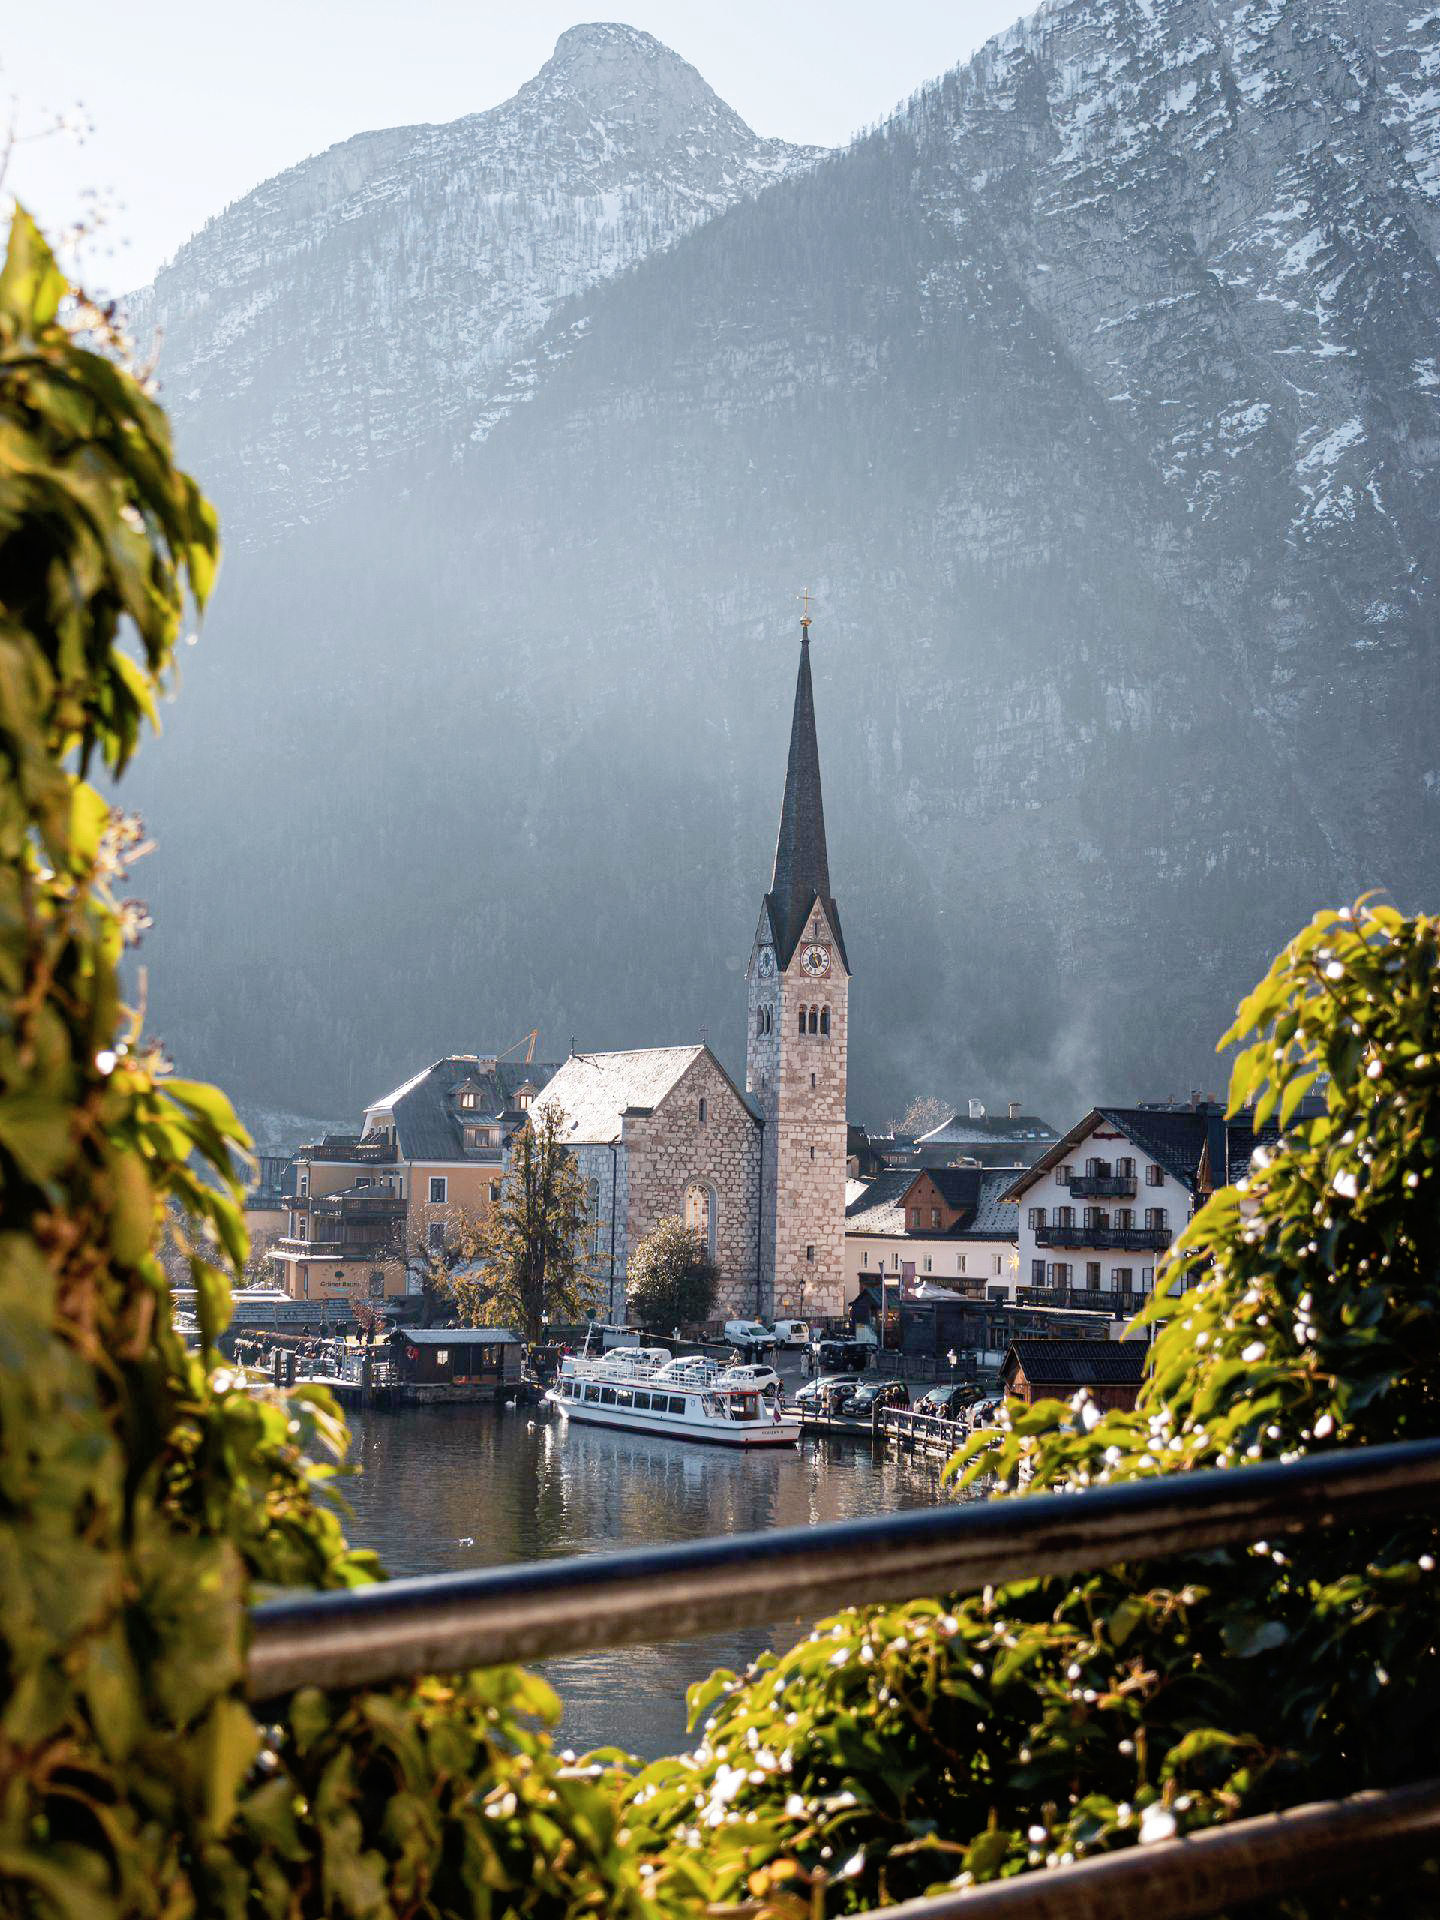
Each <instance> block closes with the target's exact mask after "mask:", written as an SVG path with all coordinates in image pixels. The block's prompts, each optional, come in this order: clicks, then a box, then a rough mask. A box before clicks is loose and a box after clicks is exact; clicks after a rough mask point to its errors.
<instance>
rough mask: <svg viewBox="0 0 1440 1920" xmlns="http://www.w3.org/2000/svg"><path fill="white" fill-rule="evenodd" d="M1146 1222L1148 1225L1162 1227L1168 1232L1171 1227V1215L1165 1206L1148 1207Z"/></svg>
mask: <svg viewBox="0 0 1440 1920" xmlns="http://www.w3.org/2000/svg"><path fill="white" fill-rule="evenodd" d="M1145 1224H1146V1226H1147V1227H1161V1228H1163V1229H1164V1230H1165V1231H1166V1232H1168V1231H1169V1229H1170V1215H1169V1214H1168V1213H1167V1211H1166V1210H1165V1208H1164V1207H1146V1209H1145Z"/></svg>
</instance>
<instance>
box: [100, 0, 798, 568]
mask: <svg viewBox="0 0 1440 1920" xmlns="http://www.w3.org/2000/svg"><path fill="white" fill-rule="evenodd" d="M819 152H820V150H819V149H805V148H799V147H792V146H787V145H786V144H785V143H784V142H783V141H781V140H763V139H760V138H758V137H757V136H756V135H755V134H753V133H752V132H751V131H750V129H749V128H748V127H747V126H746V125H745V123H744V122H743V121H742V120H741V119H740V117H739V115H738V114H736V113H734V112H732V110H731V109H730V108H729V107H727V106H726V105H725V103H724V101H722V100H720V99H718V98H717V97H716V95H715V94H714V93H713V92H712V91H711V89H710V88H709V87H708V86H707V85H706V84H705V82H704V81H703V80H702V79H701V77H700V75H699V74H698V73H697V72H696V71H695V69H694V68H693V67H691V66H689V65H687V63H686V62H685V61H683V60H681V59H680V58H679V57H678V55H676V54H674V53H672V52H671V51H670V50H669V48H668V47H664V46H662V45H661V44H660V42H659V41H658V40H656V39H654V38H653V37H652V36H651V35H650V34H648V33H641V32H638V31H636V29H634V28H633V27H626V26H617V25H604V24H599V25H592V26H579V27H572V28H571V29H570V31H569V32H567V33H565V34H562V35H561V37H560V40H559V42H558V44H557V45H556V48H555V52H554V55H553V56H552V58H551V59H550V60H548V61H547V62H546V64H545V65H544V67H543V68H542V69H541V70H540V72H539V73H538V74H537V75H536V76H535V78H534V79H533V80H531V81H530V82H529V83H528V84H527V85H526V86H524V87H522V88H521V89H520V91H519V92H518V93H517V94H516V95H515V97H514V99H512V100H508V101H506V102H505V104H504V105H503V106H499V107H495V108H493V109H492V110H491V111H489V112H487V113H477V114H471V115H467V116H466V117H465V118H463V119H460V120H455V121H452V122H450V123H449V124H448V125H446V126H421V127H399V128H394V129H392V130H390V131H387V132H381V133H366V134H360V135H358V136H357V137H356V138H355V139H353V140H347V141H345V142H344V143H343V144H342V145H340V146H337V147H333V148H331V149H330V151H329V152H327V153H322V154H320V155H318V156H317V157H316V158H314V159H310V160H306V161H304V162H303V163H302V164H301V165H299V166H295V167H292V168H290V169H289V171H288V172H286V173H282V174H280V175H279V176H278V177H277V178H275V179H273V180H269V181H267V182H266V183H265V184H264V185H263V186H261V187H257V188H256V190H255V191H254V192H253V193H251V194H249V195H248V196H247V197H246V198H245V199H244V200H241V201H239V202H238V203H237V204H236V205H234V206H231V207H228V208H227V209H226V210H225V212H224V213H223V214H221V215H220V216H218V217H217V218H216V219H214V220H212V221H211V222H209V224H208V225H207V226H206V227H205V229H204V231H203V232H202V233H200V234H199V235H198V236H197V237H196V238H195V239H193V240H191V241H190V242H189V243H188V244H187V245H186V246H184V247H183V248H182V249H181V250H180V252H179V254H178V255H177V257H176V259H175V260H174V262H173V263H172V264H171V265H169V266H167V267H166V268H164V269H163V270H162V272H161V273H160V274H159V276H158V277H157V279H156V282H155V285H154V286H153V287H152V288H148V289H146V290H144V291H143V292H142V293H140V294H137V295H134V296H132V298H131V299H130V301H129V302H127V307H128V310H129V317H130V321H131V325H132V329H133V331H134V333H135V334H136V336H137V339H138V341H139V343H140V345H141V347H142V349H144V348H145V347H146V345H147V343H148V341H149V340H150V339H152V338H153V337H154V336H155V335H156V334H158V335H159V338H160V341H161V343H162V344H161V353H160V366H161V370H162V379H163V389H164V396H165V400H166V403H167V405H168V406H169V407H170V408H171V410H172V412H173V414H174V416H175V418H176V421H177V423H178V426H179V431H180V434H181V438H182V443H183V446H184V450H185V453H186V456H187V458H189V459H190V460H192V461H193V462H195V463H196V465H197V466H199V467H200V468H201V469H202V470H203V471H204V472H205V474H206V476H207V480H208V483H209V485H210V487H211V490H212V491H213V493H214V495H215V497H216V498H217V500H218V501H219V503H220V505H221V506H222V508H226V509H228V511H229V515H230V521H231V529H230V530H231V539H232V541H233V540H236V539H238V540H240V541H244V542H247V543H248V542H249V541H252V540H254V539H256V538H257V537H259V536H261V535H262V534H263V533H265V532H267V531H272V530H274V529H275V528H276V527H283V526H287V525H294V524H297V523H301V522H303V521H305V520H307V519H310V518H313V516H314V515H315V514H316V513H317V512H318V511H319V510H321V509H322V507H323V506H324V504H325V503H326V502H327V501H330V500H334V499H336V498H337V497H339V496H340V495H342V494H343V492H344V490H345V488H346V487H347V486H348V485H349V484H350V483H351V482H353V480H354V479H355V477H356V476H357V475H359V474H362V473H365V472H369V471H373V470H374V469H376V468H377V467H382V466H385V465H387V464H388V463H390V462H392V461H395V460H397V459H399V460H402V461H403V460H404V459H406V458H407V457H408V456H411V455H413V453H414V450H415V448H416V446H417V445H418V444H426V445H427V448H428V449H429V450H430V451H431V453H432V454H433V453H434V446H433V445H432V444H431V443H439V444H440V445H443V446H445V447H447V448H448V449H451V450H453V449H454V448H456V447H458V446H459V445H461V444H463V443H464V442H465V441H466V440H468V439H483V438H484V437H485V435H486V433H487V432H489V430H490V429H491V427H493V425H494V424H495V422H496V421H497V420H499V419H501V418H503V417H504V415H505V414H506V413H507V412H508V411H509V410H510V409H511V408H513V407H514V406H516V405H518V404H521V403H523V402H524V401H525V400H526V399H527V398H528V397H529V395H530V392H531V391H532V389H533V387H534V385H535V382H536V380H537V378H538V377H539V368H540V366H541V362H542V360H543V358H544V357H545V356H552V357H553V356H554V355H555V354H556V353H557V352H558V353H563V352H564V351H565V342H564V341H563V340H562V341H561V342H559V343H558V344H557V343H556V342H550V343H549V344H547V346H546V347H545V349H544V354H543V355H537V343H538V340H539V337H540V335H541V334H542V332H543V330H544V328H545V326H546V323H547V321H548V320H549V318H550V316H551V314H552V313H553V312H554V310H555V307H556V305H557V303H558V302H560V301H561V300H564V299H566V298H567V297H569V296H571V295H574V294H579V293H583V292H585V291H586V290H587V289H588V288H590V287H593V286H595V285H597V284H598V283H599V282H601V281H604V280H607V279H610V278H612V277H613V276H614V275H615V274H617V273H619V272H621V271H622V270H623V269H624V268H625V267H628V266H630V265H632V264H633V263H634V262H635V261H637V260H640V259H643V258H644V256H645V255H646V254H647V253H650V252H653V251H654V250H655V249H656V248H659V247H667V246H670V245H671V244H672V243H673V242H674V241H675V240H676V239H678V238H679V237H680V236H681V235H682V234H684V233H687V232H689V231H690V229H691V228H693V227H694V226H696V225H697V224H698V223H699V222H701V221H702V220H707V219H709V218H710V217H711V216H712V215H714V214H716V213H719V212H722V211H723V210H724V209H725V208H726V207H729V206H731V205H733V204H734V203H735V201H737V200H740V199H744V198H745V197H747V196H749V195H751V194H755V193H758V192H760V191H761V190H762V189H763V188H764V187H766V186H768V185H770V184H771V183H772V182H773V181H775V180H777V179H780V178H783V176H784V175H785V174H787V173H789V172H792V171H794V170H796V169H803V168H805V167H807V166H809V165H811V164H812V163H813V162H814V160H815V159H817V158H818V157H819Z"/></svg>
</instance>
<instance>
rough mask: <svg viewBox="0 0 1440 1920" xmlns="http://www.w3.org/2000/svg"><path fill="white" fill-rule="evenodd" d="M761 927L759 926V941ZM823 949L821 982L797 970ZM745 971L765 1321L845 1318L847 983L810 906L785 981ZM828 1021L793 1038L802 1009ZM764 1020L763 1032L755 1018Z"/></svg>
mask: <svg viewBox="0 0 1440 1920" xmlns="http://www.w3.org/2000/svg"><path fill="white" fill-rule="evenodd" d="M765 933H768V927H767V926H766V924H765V922H764V921H763V920H762V934H765ZM810 944H821V945H825V946H828V947H829V948H830V949H831V965H830V971H829V972H828V974H826V975H824V976H823V977H822V978H819V979H815V978H811V977H810V976H808V975H807V974H806V973H805V972H804V970H803V968H802V965H801V955H802V953H803V951H804V948H805V947H806V946H807V945H810ZM762 951H763V949H762V948H757V950H756V954H755V955H754V956H753V957H752V959H751V964H750V970H749V975H748V978H749V1017H750V1028H749V1038H748V1045H747V1056H746V1058H747V1084H748V1087H749V1090H750V1092H751V1093H752V1095H753V1096H754V1097H755V1098H756V1099H757V1100H758V1101H759V1103H760V1106H761V1108H762V1110H763V1112H764V1114H765V1133H764V1159H765V1165H764V1177H763V1181H762V1208H763V1220H764V1229H763V1236H762V1238H763V1247H764V1251H763V1255H762V1293H763V1297H764V1304H765V1311H766V1312H767V1314H781V1315H787V1314H797V1315H804V1316H806V1317H820V1316H826V1315H839V1314H842V1313H843V1312H844V1311H845V1088H846V1079H847V1073H848V1065H849V1001H850V981H849V977H848V975H847V974H846V972H845V967H844V963H843V961H842V960H841V958H840V953H839V949H838V946H837V945H836V943H835V938H834V932H833V930H832V928H831V927H830V925H829V922H828V920H827V919H826V917H825V915H824V913H823V911H822V910H821V909H820V908H819V906H818V904H817V906H816V908H815V910H814V912H813V914H812V916H811V920H810V924H809V926H808V927H807V929H806V934H805V938H804V940H803V941H802V942H801V945H800V946H799V947H798V948H797V949H796V951H795V954H794V956H793V957H792V959H791V962H790V965H789V967H788V968H787V969H786V970H785V972H784V973H783V974H771V975H769V976H768V977H766V976H765V975H764V974H763V973H762V971H761V966H760V954H761V952H762ZM811 1007H816V1008H820V1009H824V1010H825V1011H827V1012H828V1014H829V1026H830V1031H829V1033H828V1034H818V1033H817V1034H812V1033H810V1031H809V1022H808V1019H807V1021H806V1031H805V1032H804V1033H803V1034H802V1033H801V1031H800V1015H801V1010H802V1008H803V1009H805V1010H806V1011H807V1013H808V1009H809V1008H811ZM762 1008H765V1009H768V1010H769V1012H770V1015H771V1019H770V1024H769V1027H768V1029H766V1030H763V1031H762V1025H761V1021H760V1017H759V1016H760V1011H761V1009H762Z"/></svg>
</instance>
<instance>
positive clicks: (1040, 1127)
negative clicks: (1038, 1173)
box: [915, 1113, 1057, 1147]
mask: <svg viewBox="0 0 1440 1920" xmlns="http://www.w3.org/2000/svg"><path fill="white" fill-rule="evenodd" d="M1055 1138H1057V1135H1056V1132H1055V1129H1054V1127H1052V1126H1051V1124H1050V1122H1049V1121H1048V1120H1042V1119H1041V1118H1040V1116H1039V1114H1037V1113H1018V1114H1016V1116H1015V1118H1014V1119H1013V1120H1011V1119H1010V1118H1009V1117H1008V1116H1002V1115H1001V1114H998V1113H981V1114H968V1113H952V1114H951V1116H950V1118H949V1119H948V1120H942V1121H941V1123H940V1125H939V1126H938V1127H932V1128H931V1129H930V1131H929V1133H922V1134H921V1136H920V1138H919V1139H918V1140H917V1141H916V1143H915V1144H916V1146H917V1147H949V1146H956V1147H963V1146H982V1145H985V1144H987V1143H990V1142H993V1141H996V1140H1026V1141H1030V1140H1054V1139H1055Z"/></svg>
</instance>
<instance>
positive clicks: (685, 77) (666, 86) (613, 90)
mask: <svg viewBox="0 0 1440 1920" xmlns="http://www.w3.org/2000/svg"><path fill="white" fill-rule="evenodd" d="M534 93H538V94H540V95H541V97H544V98H554V97H556V96H561V95H563V96H571V97H574V98H577V99H579V100H580V101H582V102H583V103H584V105H585V106H586V107H587V108H592V109H594V110H595V111H597V112H605V111H613V110H615V109H616V108H618V107H623V106H624V105H625V104H626V103H627V102H629V103H631V105H632V106H637V105H638V106H642V107H643V106H647V105H648V106H650V107H651V108H654V107H664V108H668V109H670V110H671V111H672V112H675V113H677V114H681V115H686V114H688V115H700V116H703V117H705V118H710V117H711V116H713V115H715V114H717V113H718V114H719V115H721V116H723V118H724V119H725V120H726V121H727V122H731V123H733V127H734V130H735V131H737V132H742V133H744V134H746V135H748V134H749V131H750V130H749V128H748V127H746V126H745V124H744V122H743V121H742V120H741V119H740V116H739V115H738V114H737V113H735V112H734V111H733V110H732V109H731V108H730V107H728V106H726V105H725V103H724V102H723V101H722V100H721V99H720V98H719V96H718V95H717V94H716V93H715V92H714V90H713V89H712V88H711V87H709V86H708V85H707V84H706V82H705V80H704V79H703V78H702V77H701V75H700V74H699V73H697V72H696V70H695V68H694V67H692V66H691V65H690V63H689V61H688V60H682V59H681V57H680V55H679V54H678V53H676V52H674V51H673V49H671V48H670V47H667V46H666V45H665V44H664V42H663V41H661V40H657V39H656V38H655V36H654V34H653V33H645V32H642V30H641V29H640V28H639V27H631V26H626V25H625V24H624V23H623V22H619V21H608V20H593V21H589V22H587V23H585V24H583V25H581V26H577V27H567V28H566V30H565V32H564V33H562V34H561V36H560V38H559V39H558V40H557V41H556V42H555V51H554V53H552V54H551V56H550V58H549V59H548V60H547V61H546V62H545V65H544V66H543V67H542V68H541V69H540V71H539V73H538V74H536V76H535V78H534V79H533V80H532V81H531V82H530V84H529V86H528V87H525V88H522V89H521V93H520V96H519V97H520V98H521V99H523V98H524V97H525V95H526V94H534Z"/></svg>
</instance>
